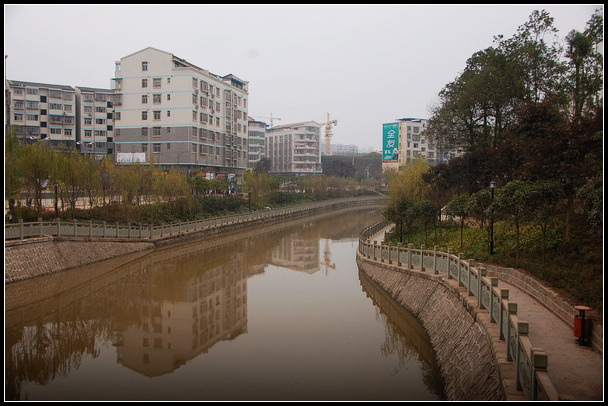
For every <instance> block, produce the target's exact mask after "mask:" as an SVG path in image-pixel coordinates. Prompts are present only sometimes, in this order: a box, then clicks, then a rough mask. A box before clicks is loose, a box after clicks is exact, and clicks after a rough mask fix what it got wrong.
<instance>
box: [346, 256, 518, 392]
mask: <svg viewBox="0 0 608 406" xmlns="http://www.w3.org/2000/svg"><path fill="white" fill-rule="evenodd" d="M357 265H358V266H359V269H360V270H361V271H363V272H364V273H365V275H367V276H368V277H369V278H370V279H371V280H372V281H373V282H374V283H375V284H376V285H378V286H379V287H380V288H381V289H382V290H384V291H385V292H386V293H387V294H388V295H389V296H390V297H391V298H392V299H393V300H395V301H396V302H397V303H399V304H400V305H401V306H402V307H403V308H405V309H406V310H407V311H408V312H409V313H410V314H412V315H413V316H414V317H415V318H416V319H417V320H418V322H420V324H421V325H422V326H423V327H424V329H425V330H426V332H427V334H428V336H429V338H430V340H431V346H432V348H433V349H434V350H435V357H436V359H437V363H438V364H439V366H440V369H441V374H442V377H443V380H444V383H445V388H444V390H445V394H446V397H447V399H448V400H455V401H459V400H460V401H464V400H467V401H474V400H478V401H481V400H485V401H490V400H524V399H523V397H521V396H510V397H507V395H506V393H505V387H507V388H508V387H510V386H512V383H511V382H510V381H511V380H512V379H511V378H509V377H511V376H514V372H513V371H506V370H503V371H500V369H501V368H502V369H505V368H509V365H508V364H506V362H505V363H502V362H501V360H502V359H504V360H505V361H506V351H505V353H504V354H498V353H497V352H496V349H495V348H494V346H493V344H492V339H491V338H490V334H491V333H492V332H488V331H487V330H486V326H485V323H482V322H481V319H482V318H484V317H488V325H489V324H490V323H489V316H487V315H484V314H482V313H483V312H478V311H476V310H475V307H474V306H469V305H467V303H466V302H463V300H462V299H461V298H460V294H455V292H454V289H456V290H458V287H457V286H456V287H454V286H451V285H450V284H449V283H444V280H443V279H442V278H441V277H438V276H435V275H432V274H428V273H427V274H422V273H421V274H419V275H415V274H414V273H413V272H401V271H398V270H395V269H392V267H391V266H388V265H385V264H378V263H373V262H372V261H369V260H366V259H365V258H363V257H362V256H361V255H357ZM486 313H487V312H486ZM489 333H490V334H489ZM516 395H517V394H516Z"/></svg>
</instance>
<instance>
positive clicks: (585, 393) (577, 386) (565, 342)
mask: <svg viewBox="0 0 608 406" xmlns="http://www.w3.org/2000/svg"><path fill="white" fill-rule="evenodd" d="M391 227H392V226H390V227H388V228H387V229H384V230H381V231H380V232H379V233H378V234H376V235H375V236H374V238H372V241H378V244H380V243H381V242H382V241H384V232H385V230H388V229H390V228H391ZM498 286H499V287H500V288H502V289H508V290H509V301H511V302H514V303H517V316H518V317H519V319H520V320H522V321H527V322H528V323H529V324H530V333H529V336H530V341H531V342H532V345H533V346H534V347H540V348H542V349H543V350H544V351H545V352H546V353H547V355H548V362H549V364H548V368H547V372H548V374H549V377H550V378H551V382H553V385H554V386H555V388H556V389H557V391H558V393H559V395H560V398H561V399H562V400H581V401H602V400H604V358H603V355H602V354H600V353H599V352H598V351H594V350H592V349H591V347H587V346H581V345H579V344H577V342H576V338H575V337H574V335H573V330H572V327H570V326H569V325H567V324H566V323H565V322H563V321H562V320H561V319H560V318H559V317H557V316H556V315H555V314H554V313H552V312H551V311H550V310H549V309H547V308H546V307H545V306H543V305H542V304H540V303H539V302H538V301H537V300H536V299H534V298H533V297H532V296H530V295H528V294H527V293H525V292H524V291H522V290H520V289H519V288H517V287H515V286H513V285H510V284H508V283H506V282H503V281H499V283H498Z"/></svg>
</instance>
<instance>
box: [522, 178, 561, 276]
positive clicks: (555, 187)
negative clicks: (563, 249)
mask: <svg viewBox="0 0 608 406" xmlns="http://www.w3.org/2000/svg"><path fill="white" fill-rule="evenodd" d="M530 191H531V193H530V194H529V196H528V199H529V201H528V203H527V204H528V206H529V207H530V217H531V220H532V222H533V223H534V224H536V225H538V226H540V228H541V231H542V234H543V255H542V265H544V264H545V251H546V247H547V229H548V227H549V223H551V221H552V220H553V219H554V218H555V215H556V212H557V210H556V208H557V204H558V202H559V201H560V200H561V199H562V198H563V189H562V186H561V185H560V184H559V183H558V182H554V181H539V182H535V183H533V184H532V186H531V189H530Z"/></svg>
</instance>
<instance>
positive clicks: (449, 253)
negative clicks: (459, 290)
mask: <svg viewBox="0 0 608 406" xmlns="http://www.w3.org/2000/svg"><path fill="white" fill-rule="evenodd" d="M453 253H454V249H453V248H448V258H447V262H448V279H452V271H451V269H450V268H451V265H452V264H451V262H452V254H453Z"/></svg>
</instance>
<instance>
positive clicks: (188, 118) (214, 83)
mask: <svg viewBox="0 0 608 406" xmlns="http://www.w3.org/2000/svg"><path fill="white" fill-rule="evenodd" d="M113 89H114V91H115V93H116V94H117V99H116V107H115V108H116V111H115V122H116V127H115V137H114V145H115V149H116V160H117V162H119V163H120V162H133V161H144V162H153V163H154V164H156V165H159V166H162V167H163V168H164V169H168V168H169V167H178V168H180V169H182V170H184V171H188V172H190V173H203V174H205V175H206V176H207V177H208V178H211V179H214V178H222V177H227V178H230V179H234V178H236V177H240V178H242V175H243V173H244V171H245V170H246V169H247V164H248V145H247V136H248V131H247V122H248V116H247V109H248V82H247V81H243V80H241V79H239V78H237V77H236V76H234V75H232V74H229V75H226V76H218V75H216V74H213V73H211V72H209V71H208V70H205V69H202V68H199V67H197V66H195V65H193V64H192V63H190V62H188V61H186V60H184V59H182V58H179V57H177V56H175V55H173V54H171V53H169V52H165V51H161V50H158V49H155V48H151V47H149V48H145V49H143V50H141V51H138V52H135V53H133V54H131V55H128V56H125V57H124V58H121V59H120V61H117V62H116V70H115V77H114V78H113Z"/></svg>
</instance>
